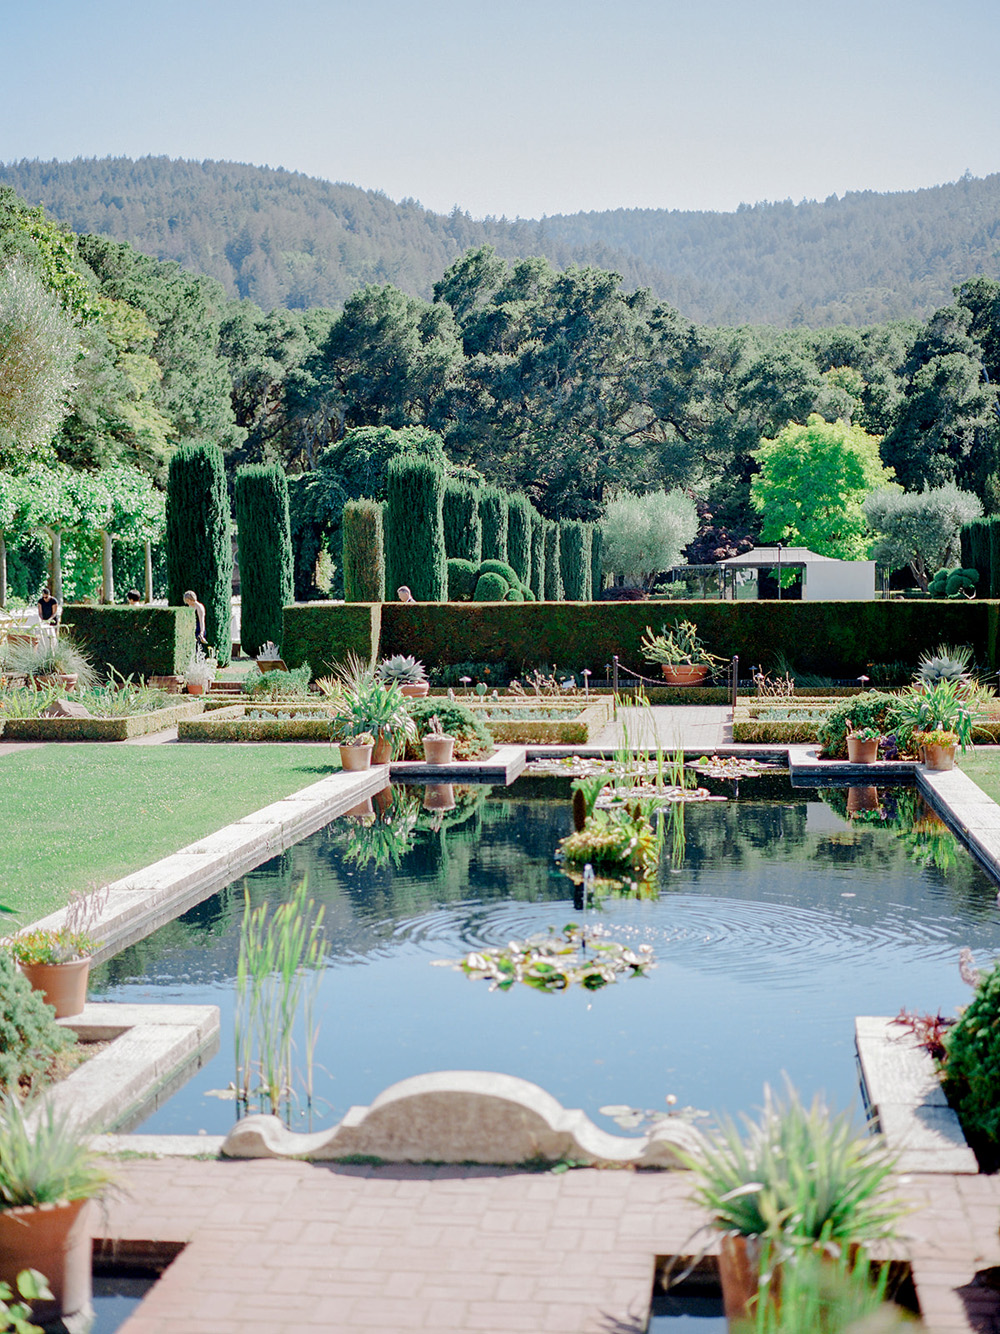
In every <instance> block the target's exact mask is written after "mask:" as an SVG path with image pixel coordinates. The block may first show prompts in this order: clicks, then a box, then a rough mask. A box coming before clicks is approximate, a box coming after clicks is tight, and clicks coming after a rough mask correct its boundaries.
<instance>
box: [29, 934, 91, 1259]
mask: <svg viewBox="0 0 1000 1334" xmlns="http://www.w3.org/2000/svg"><path fill="white" fill-rule="evenodd" d="M21 972H22V973H23V974H24V975H25V977H26V978H27V979H28V981H29V982H30V983H31V985H32V986H33V987H34V989H35V990H36V991H40V992H41V993H42V995H43V996H44V997H45V1003H46V1004H47V1005H54V1006H55V1007H56V1018H57V1019H72V1017H73V1016H74V1015H75V1014H80V1013H81V1011H82V1010H83V1007H84V1006H85V1005H86V1003H87V978H88V976H89V975H90V960H89V959H71V960H70V961H69V962H68V963H22V964H21ZM35 1268H36V1269H37V1268H38V1266H37V1265H35Z"/></svg>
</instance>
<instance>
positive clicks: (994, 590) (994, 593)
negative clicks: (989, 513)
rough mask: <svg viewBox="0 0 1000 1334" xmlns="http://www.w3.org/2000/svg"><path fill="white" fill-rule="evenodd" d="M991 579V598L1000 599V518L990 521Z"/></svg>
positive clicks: (996, 517) (995, 517)
mask: <svg viewBox="0 0 1000 1334" xmlns="http://www.w3.org/2000/svg"><path fill="white" fill-rule="evenodd" d="M989 525H990V532H989V544H990V579H989V588H990V591H989V596H990V597H991V598H1000V516H994V517H993V518H992V519H990V520H989Z"/></svg>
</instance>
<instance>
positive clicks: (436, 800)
mask: <svg viewBox="0 0 1000 1334" xmlns="http://www.w3.org/2000/svg"><path fill="white" fill-rule="evenodd" d="M454 809H455V789H454V787H453V786H452V784H451V783H428V784H427V786H426V787H425V788H424V810H425V811H453V810H454Z"/></svg>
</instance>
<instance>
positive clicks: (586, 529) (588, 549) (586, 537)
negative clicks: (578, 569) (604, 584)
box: [580, 523, 596, 602]
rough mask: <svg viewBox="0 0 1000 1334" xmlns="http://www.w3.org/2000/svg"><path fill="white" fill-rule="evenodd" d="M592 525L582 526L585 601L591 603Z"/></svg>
mask: <svg viewBox="0 0 1000 1334" xmlns="http://www.w3.org/2000/svg"><path fill="white" fill-rule="evenodd" d="M595 526H596V525H594V524H592V523H584V524H581V525H580V527H581V530H582V531H581V539H582V541H583V600H584V602H590V601H591V600H592V599H593V596H594V574H593V570H592V569H591V559H592V556H593V541H594V528H595Z"/></svg>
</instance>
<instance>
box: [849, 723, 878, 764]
mask: <svg viewBox="0 0 1000 1334" xmlns="http://www.w3.org/2000/svg"><path fill="white" fill-rule="evenodd" d="M881 740H882V733H881V732H880V731H879V730H878V728H877V727H859V728H857V730H855V729H854V728H852V727H851V724H850V723H848V724H847V758H848V760H849V761H850V762H851V764H875V762H876V761H877V760H878V743H879V742H880V741H881Z"/></svg>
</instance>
